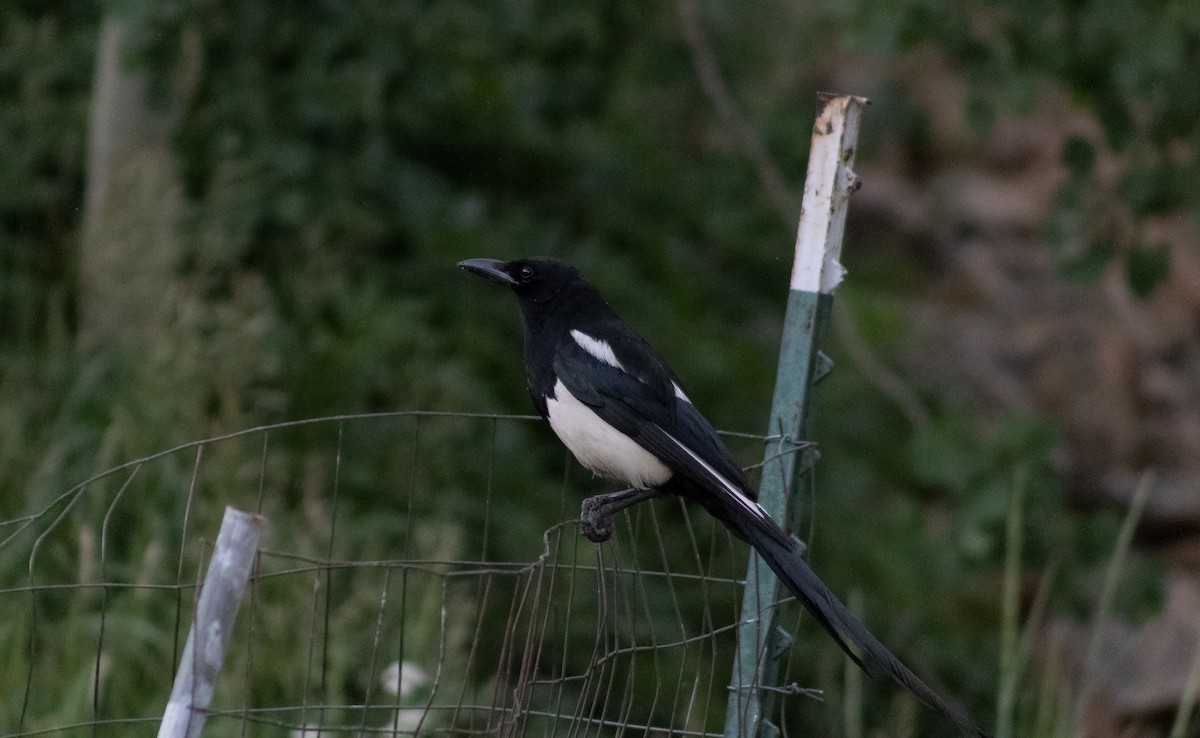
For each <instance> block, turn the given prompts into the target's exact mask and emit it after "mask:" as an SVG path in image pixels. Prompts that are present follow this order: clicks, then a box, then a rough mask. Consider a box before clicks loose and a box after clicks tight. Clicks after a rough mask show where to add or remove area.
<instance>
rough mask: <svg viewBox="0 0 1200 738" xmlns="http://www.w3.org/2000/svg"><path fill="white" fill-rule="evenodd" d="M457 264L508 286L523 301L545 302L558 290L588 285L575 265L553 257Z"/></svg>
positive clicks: (564, 291) (470, 260)
mask: <svg viewBox="0 0 1200 738" xmlns="http://www.w3.org/2000/svg"><path fill="white" fill-rule="evenodd" d="M458 265H459V266H460V267H462V268H463V269H465V270H467V271H468V272H471V273H472V274H477V275H479V276H480V277H486V278H487V279H490V280H492V281H493V282H499V283H500V284H502V285H505V286H507V287H508V288H509V289H511V290H512V291H513V292H515V293H516V295H517V297H518V298H519V299H520V300H521V302H522V303H526V302H532V303H546V302H549V301H550V300H553V299H554V298H555V297H557V296H558V295H560V294H564V293H565V294H571V293H575V292H577V291H578V290H579V289H588V290H590V289H591V288H590V287H588V286H587V283H586V282H584V281H583V278H582V277H580V276H579V272H578V271H576V270H575V267H573V266H571V265H570V264H566V263H564V262H561V261H557V260H555V259H545V258H535V259H514V260H513V261H500V260H498V259H467V260H466V261H460V262H458Z"/></svg>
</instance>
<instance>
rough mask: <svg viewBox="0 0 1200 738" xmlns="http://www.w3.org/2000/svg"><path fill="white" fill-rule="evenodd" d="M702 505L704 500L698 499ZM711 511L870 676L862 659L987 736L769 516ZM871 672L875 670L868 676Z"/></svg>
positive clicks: (964, 725) (966, 727) (963, 726)
mask: <svg viewBox="0 0 1200 738" xmlns="http://www.w3.org/2000/svg"><path fill="white" fill-rule="evenodd" d="M702 504H703V501H702ZM706 507H709V508H710V512H713V514H714V515H715V516H716V517H717V518H719V519H720V520H721V521H722V522H724V523H725V525H726V527H728V528H729V529H730V531H731V532H732V533H733V534H734V535H736V536H738V537H739V538H741V539H742V540H744V541H746V542H747V543H749V544H750V545H751V546H753V547H754V549H755V550H756V551H758V553H759V555H760V556H762V558H763V560H764V561H766V562H767V565H768V566H770V567H771V570H772V571H774V572H775V574H776V575H777V576H778V577H779V578H780V579H781V580H782V581H783V583H784V585H786V586H787V588H788V589H789V590H791V592H792V594H794V595H796V597H797V598H798V599H799V600H800V602H802V603H803V604H804V606H805V607H806V608H808V610H809V612H811V613H812V614H813V617H815V618H816V619H817V622H819V623H820V624H821V625H822V626H823V627H824V628H825V630H827V631H829V634H830V635H831V636H833V639H834V640H835V641H837V644H838V645H839V646H841V647H842V650H843V651H845V652H846V654H847V655H848V656H849V657H850V658H851V659H853V660H854V662H855V663H857V664H858V665H859V666H860V667H862V668H863V670H864V671H866V672H867V673H868V674H871V673H872V669H870V668H868V666H867V665H864V663H863V661H867V662H868V663H873V664H876V665H878V667H879V668H880V669H882V670H883V671H884V672H886V673H887V674H888V675H889V676H890V677H891V678H892V679H894V680H895V681H896V683H897V684H899V685H900V686H902V687H904V688H905V689H907V690H908V691H910V692H912V693H913V695H915V696H916V698H917V699H919V700H920V701H921V702H923V703H925V704H926V705H927V706H929V707H931V708H933V709H934V710H937V711H938V712H941V713H942V714H943V715H945V716H946V717H947V718H949V720H950V722H952V723H954V724H955V725H956V726H958V728H959V729H960V730H962V731H963V732H964V733H966V734H968V735H973V736H978V737H979V738H987V736H988V734H987V733H986V732H985V731H984V730H983V728H980V727H979V726H978V725H977V724H976V723H975V721H973V720H971V718H969V717H968V716H967V715H966V713H964V712H963V711H962V709H961V708H959V707H958V706H956V705H954V704H951V703H950V702H948V701H947V700H945V699H944V698H943V697H942V696H941V695H939V694H938V693H937V692H934V691H933V689H932V688H930V686H929V685H928V684H926V683H925V682H924V681H922V680H921V678H920V677H919V676H917V675H916V674H914V673H913V671H912V670H911V669H909V668H908V667H907V666H905V665H904V664H903V663H901V662H900V659H898V658H896V657H895V655H893V654H892V652H891V651H889V650H888V649H887V647H886V646H884V645H883V644H882V643H880V642H879V639H878V638H876V637H875V636H874V635H872V634H871V631H869V630H867V628H866V626H865V625H863V624H862V623H860V622H859V621H858V620H857V619H856V618H855V617H854V616H853V615H851V614H850V611H849V610H848V609H847V608H846V606H845V605H843V604H842V602H841V600H839V599H838V598H837V596H836V595H834V594H833V592H832V591H830V589H829V587H827V586H825V583H824V582H822V581H821V579H820V578H819V577H818V576H817V575H816V572H814V571H813V570H812V569H811V568H810V567H809V566H808V563H807V562H805V560H804V559H803V558H802V557H801V556H800V554H799V553H798V552H797V551H796V547H795V545H794V544H793V543H792V541H791V539H790V537H789V536H787V534H786V533H785V532H784V531H783V529H781V528H779V526H777V525H775V524H774V523H772V522H771V521H770V520H755V519H753V518H752V517H751V516H749V515H746V514H745V513H741V512H740V511H739V512H732V511H730V510H712V509H711V506H710V505H706ZM851 645H853V646H855V647H857V648H858V649H859V651H861V654H862V655H861V657H860V656H857V655H855V653H854V651H853V650H852V649H851ZM872 675H873V674H872Z"/></svg>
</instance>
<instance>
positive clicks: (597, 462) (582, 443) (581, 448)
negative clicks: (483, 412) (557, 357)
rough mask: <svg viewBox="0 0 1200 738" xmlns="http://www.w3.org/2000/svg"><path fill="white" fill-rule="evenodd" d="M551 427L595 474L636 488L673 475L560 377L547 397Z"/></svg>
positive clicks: (655, 485) (655, 482)
mask: <svg viewBox="0 0 1200 738" xmlns="http://www.w3.org/2000/svg"><path fill="white" fill-rule="evenodd" d="M546 416H547V419H548V420H549V421H550V427H551V428H553V429H554V432H555V433H556V434H557V435H558V437H559V439H560V440H561V441H562V442H563V444H564V445H565V446H566V447H567V448H568V449H570V451H571V453H572V454H574V456H575V458H576V459H578V460H579V463H580V464H583V465H584V466H585V467H587V468H588V469H590V470H591V471H593V472H594V473H596V474H600V475H602V476H605V477H609V478H610V479H615V480H617V481H619V482H623V483H625V484H628V485H630V486H631V487H637V488H638V489H649V488H651V487H657V486H658V485H660V484H662V483H663V482H665V481H667V480H668V479H670V478H671V470H670V469H668V468H667V466H666V465H665V464H663V463H662V462H661V461H659V460H658V457H657V456H655V455H654V454H652V453H650V452H649V451H647V450H646V449H644V448H642V447H641V446H639V445H637V443H636V442H635V441H634V440H633V439H631V438H630V437H629V436H627V435H625V434H624V433H621V432H620V431H618V430H616V429H615V428H613V427H612V426H611V425H609V424H608V423H605V422H604V421H603V420H601V419H600V416H598V415H596V413H595V412H593V411H592V409H591V408H590V407H588V406H587V405H584V404H583V403H582V402H580V401H579V400H578V399H576V397H575V395H572V394H571V393H570V391H568V390H567V388H566V387H565V386H564V385H563V383H562V380H559V381H558V382H557V383H555V385H554V398H550V399H547V400H546Z"/></svg>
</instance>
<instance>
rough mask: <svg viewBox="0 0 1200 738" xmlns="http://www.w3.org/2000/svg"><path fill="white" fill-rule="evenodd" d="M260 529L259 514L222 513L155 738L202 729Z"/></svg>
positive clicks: (187, 737) (188, 736)
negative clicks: (171, 687) (219, 529)
mask: <svg viewBox="0 0 1200 738" xmlns="http://www.w3.org/2000/svg"><path fill="white" fill-rule="evenodd" d="M262 526H263V518H262V517H260V516H258V515H254V514H252V513H247V512H242V511H241V510H238V509H236V508H233V507H226V508H225V519H224V520H223V521H221V531H220V533H218V534H217V543H216V545H215V546H214V547H213V553H212V559H211V560H210V562H209V565H208V573H207V574H206V575H205V577H204V586H203V589H201V590H200V600H199V602H197V603H196V612H195V617H194V619H193V621H192V628H191V630H190V631H189V632H188V639H187V645H186V646H184V649H183V658H182V659H181V660H180V662H179V670H178V671H177V672H176V673H175V686H174V688H173V689H172V690H171V699H170V700H169V701H168V702H167V709H166V711H165V712H164V713H163V719H162V724H161V725H159V728H158V738H196V737H197V736H199V735H200V731H201V730H202V729H203V728H204V720H205V718H206V717H208V708H209V706H210V705H211V704H212V697H213V691H214V690H215V688H216V682H217V675H218V674H219V673H220V671H221V665H222V664H223V663H224V661H225V649H226V647H228V646H229V636H230V635H231V634H232V633H233V623H234V620H235V619H236V618H237V611H238V605H240V604H241V601H242V593H243V592H244V591H245V589H246V582H247V581H249V579H250V570H251V569H252V568H253V567H254V557H255V554H256V553H257V552H258V536H259V533H260V532H261V530H262Z"/></svg>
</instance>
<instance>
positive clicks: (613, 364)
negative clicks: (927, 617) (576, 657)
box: [459, 259, 987, 736]
mask: <svg viewBox="0 0 1200 738" xmlns="http://www.w3.org/2000/svg"><path fill="white" fill-rule="evenodd" d="M459 266H460V267H462V268H463V269H466V270H467V271H469V272H471V273H473V274H477V275H479V276H481V277H486V278H488V279H490V280H492V281H494V282H499V283H500V284H502V285H505V286H507V287H509V288H510V289H511V290H512V291H513V293H514V294H516V296H517V301H518V303H519V304H520V306H521V317H522V322H523V326H524V334H525V371H526V375H527V379H528V383H529V393H530V395H531V396H532V398H533V404H534V406H535V407H536V408H537V411H538V414H540V415H541V416H542V417H543V418H545V419H546V420H547V421H549V423H550V427H551V428H552V429H553V430H554V432H555V434H557V435H558V437H559V439H560V440H562V442H563V443H564V444H565V445H566V447H567V448H568V449H569V450H570V451H571V453H572V454H573V455H574V456H575V458H576V459H577V460H578V461H579V463H580V464H582V465H583V466H585V467H587V468H588V469H590V470H591V471H592V472H594V473H595V474H599V475H601V476H604V477H607V478H609V479H613V480H615V481H618V482H620V483H622V484H625V485H628V486H629V487H630V489H628V490H624V491H622V492H616V493H612V494H608V495H600V496H598V497H594V498H589V500H587V501H586V502H585V504H584V511H583V515H582V520H581V522H582V523H583V524H584V526H583V527H584V531H585V533H587V535H588V536H589V537H590V538H592V540H595V541H602V540H604V539H606V538H607V537H608V533H609V531H608V521H609V520H610V519H611V516H612V514H613V513H615V512H617V511H618V510H621V509H624V508H626V507H629V506H630V505H632V504H634V503H636V502H639V501H641V500H644V499H648V498H650V497H654V496H656V495H659V494H663V493H673V494H678V495H682V496H683V497H685V498H687V499H690V500H693V501H695V502H697V503H699V504H700V505H701V506H703V507H704V508H705V509H706V510H708V512H709V513H711V514H712V515H713V516H715V517H716V518H717V519H718V520H720V521H721V522H722V523H723V524H724V525H725V526H726V527H727V528H728V529H729V531H730V532H731V533H733V535H735V536H737V537H738V538H740V539H742V540H743V541H745V542H747V543H749V544H750V545H751V546H753V547H754V549H755V550H756V551H757V552H758V553H759V555H760V556H762V558H763V560H764V561H766V562H767V565H768V566H770V567H771V569H772V570H774V572H775V573H776V575H778V576H779V578H780V579H781V580H783V582H784V584H785V585H786V586H787V588H788V589H789V590H791V591H792V593H793V594H794V595H795V596H796V597H797V598H798V599H799V600H800V602H802V603H803V604H804V605H805V607H807V608H808V610H809V611H810V612H811V613H812V614H813V616H814V617H815V618H816V619H817V621H818V622H819V623H820V624H821V625H822V626H824V628H825V630H826V631H828V632H829V634H830V635H831V636H833V639H834V640H835V641H837V644H838V645H839V646H841V648H842V650H843V651H845V652H846V654H847V655H848V656H849V657H850V658H851V659H853V660H854V662H855V663H857V664H858V665H859V666H860V667H862V668H863V669H864V670H866V671H867V672H868V673H871V671H872V670H871V669H869V668H868V667H867V665H866V664H864V661H866V662H869V663H873V664H875V665H878V667H879V668H880V669H882V670H883V671H884V672H886V673H887V674H888V675H890V676H891V677H892V678H893V679H895V680H896V682H897V683H898V684H900V685H901V686H903V687H905V688H906V689H908V690H909V691H911V692H912V693H913V694H914V695H915V696H916V697H917V699H919V700H921V702H924V703H925V704H926V705H928V706H929V707H932V708H933V709H935V710H938V711H940V712H941V713H943V714H944V715H945V716H946V717H947V718H949V719H950V721H951V722H953V723H954V724H955V725H956V726H958V727H959V728H960V729H961V730H962V731H964V732H965V733H967V734H970V735H975V736H986V735H987V734H986V733H985V732H984V731H983V730H982V729H981V728H980V727H979V726H978V725H976V724H975V723H974V722H973V721H972V720H971V719H970V718H969V717H967V715H966V714H964V713H963V711H962V710H961V709H959V708H958V707H956V706H955V705H953V704H951V703H950V702H948V701H946V700H945V699H943V698H942V697H941V696H940V695H938V694H937V693H936V692H934V691H933V690H932V689H931V688H930V687H929V686H928V685H926V684H925V682H924V681H922V680H921V678H920V677H918V676H917V675H916V674H914V673H913V672H912V671H911V670H910V669H909V668H908V667H907V666H905V665H904V664H903V663H901V662H900V660H899V659H897V658H896V657H895V656H894V655H892V653H891V652H890V651H889V650H888V649H887V648H886V647H884V645H883V644H882V643H880V642H879V640H878V639H877V638H875V636H874V635H872V634H871V632H870V631H868V630H867V629H866V627H865V626H864V625H863V624H862V623H860V622H859V621H858V620H856V619H855V618H854V616H853V615H851V614H850V611H849V610H847V609H846V606H845V605H843V604H842V603H841V601H840V600H838V598H837V597H836V596H835V595H834V594H833V592H832V591H831V590H830V589H829V587H827V586H826V585H825V583H824V582H822V581H821V580H820V578H818V577H817V575H816V573H815V572H813V570H812V569H811V568H809V566H808V564H807V562H805V560H804V559H803V558H802V557H801V555H800V552H799V551H798V550H797V546H796V544H795V542H794V540H793V538H792V537H791V536H790V535H788V533H787V532H786V531H785V530H784V529H783V528H781V527H780V526H779V525H778V524H777V523H776V522H775V521H774V520H772V519H771V517H770V516H769V515H768V514H767V512H766V511H765V510H764V509H763V508H762V506H761V505H759V504H758V501H757V499H756V498H757V495H756V493H755V491H754V489H753V488H752V487H751V486H750V485H749V484H748V483H747V481H746V478H745V476H744V475H743V473H742V469H741V467H739V466H738V464H737V462H735V461H734V459H733V456H732V455H731V454H730V452H729V450H728V449H727V448H726V447H725V444H724V443H723V442H722V441H721V439H720V437H719V436H717V433H716V431H715V430H713V427H712V425H711V424H709V422H708V421H707V420H706V419H705V418H704V416H703V415H701V414H700V412H699V411H698V410H697V409H696V407H695V405H693V404H692V401H691V400H690V399H689V398H688V396H687V394H685V393H684V391H683V388H682V387H681V386H680V383H679V379H678V378H677V377H676V376H675V373H674V372H672V371H671V369H670V367H668V366H667V364H666V363H665V362H664V361H663V360H662V359H661V358H659V356H658V354H657V353H656V352H655V351H654V349H653V348H651V347H650V345H649V344H648V343H646V341H645V340H643V339H642V337H641V336H639V335H638V334H636V333H634V332H633V330H632V329H631V328H629V326H627V325H626V324H625V323H624V322H622V321H621V319H620V318H618V317H617V315H616V313H614V312H613V310H612V308H610V307H609V306H608V303H607V302H605V301H604V298H603V297H601V296H600V293H599V292H598V291H597V290H596V288H595V287H593V286H591V285H590V284H588V283H587V282H586V281H584V279H583V278H582V277H581V276H580V275H579V272H578V271H576V270H575V268H574V267H572V266H570V265H569V264H565V263H563V262H560V261H555V260H553V259H517V260H515V261H509V262H502V261H498V260H496V259H468V260H466V261H462V262H459ZM852 646H853V647H856V648H858V649H859V650H860V651H861V654H862V655H861V657H860V656H859V655H856V654H855V652H854V650H853V649H852Z"/></svg>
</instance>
